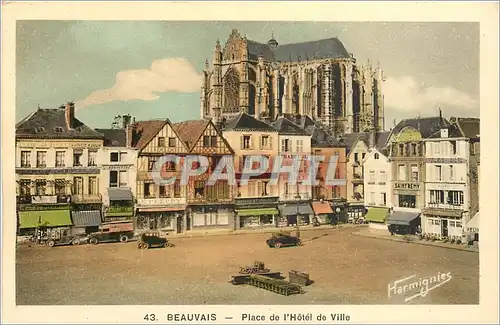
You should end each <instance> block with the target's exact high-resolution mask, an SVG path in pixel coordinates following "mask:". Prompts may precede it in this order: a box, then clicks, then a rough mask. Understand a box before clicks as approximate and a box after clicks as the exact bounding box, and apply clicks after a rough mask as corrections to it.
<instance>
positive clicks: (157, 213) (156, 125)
mask: <svg viewBox="0 0 500 325" xmlns="http://www.w3.org/2000/svg"><path fill="white" fill-rule="evenodd" d="M127 137H128V139H127V142H128V143H129V146H130V147H133V148H135V149H137V151H138V152H137V181H136V206H135V208H136V219H135V222H136V225H135V229H136V232H139V233H140V232H144V231H148V230H157V231H163V232H168V231H176V232H182V231H184V229H185V224H186V223H185V218H186V216H185V210H186V204H187V201H186V195H187V192H186V186H184V185H181V168H182V167H181V164H182V161H181V160H182V157H185V156H186V155H187V154H188V153H189V148H188V147H187V146H186V145H185V143H184V141H182V140H181V138H180V137H179V134H178V133H177V132H176V130H175V129H174V128H173V126H172V123H171V122H170V121H169V120H168V119H166V120H150V121H138V122H134V123H131V124H129V125H128V128H127ZM166 155H176V156H178V157H180V159H181V160H179V161H177V162H176V163H174V162H169V163H165V164H162V165H161V168H160V171H159V173H158V174H159V176H155V175H157V173H156V170H155V169H156V168H157V165H159V164H157V162H158V161H159V159H161V158H162V157H163V156H166ZM172 177H175V181H174V182H172V183H170V184H166V183H165V182H161V180H166V179H171V178H172Z"/></svg>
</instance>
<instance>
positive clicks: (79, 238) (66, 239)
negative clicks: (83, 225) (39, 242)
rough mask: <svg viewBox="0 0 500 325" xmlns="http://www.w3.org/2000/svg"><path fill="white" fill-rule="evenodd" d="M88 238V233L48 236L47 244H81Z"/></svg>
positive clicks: (50, 245) (52, 245)
mask: <svg viewBox="0 0 500 325" xmlns="http://www.w3.org/2000/svg"><path fill="white" fill-rule="evenodd" d="M87 240H88V236H87V235H86V234H77V235H71V234H67V235H62V236H57V237H52V238H48V239H47V241H46V242H45V244H46V245H47V246H49V247H54V246H62V245H75V246H76V245H80V244H81V243H85V242H87Z"/></svg>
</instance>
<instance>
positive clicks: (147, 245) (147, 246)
mask: <svg viewBox="0 0 500 325" xmlns="http://www.w3.org/2000/svg"><path fill="white" fill-rule="evenodd" d="M142 245H143V247H144V248H145V249H149V247H150V245H149V244H148V243H144V244H142Z"/></svg>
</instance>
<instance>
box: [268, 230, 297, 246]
mask: <svg viewBox="0 0 500 325" xmlns="http://www.w3.org/2000/svg"><path fill="white" fill-rule="evenodd" d="M266 244H267V246H269V248H281V247H287V246H300V245H301V244H302V243H301V241H300V238H298V237H295V236H292V235H290V234H287V233H278V234H273V235H272V237H271V238H269V239H268V240H266Z"/></svg>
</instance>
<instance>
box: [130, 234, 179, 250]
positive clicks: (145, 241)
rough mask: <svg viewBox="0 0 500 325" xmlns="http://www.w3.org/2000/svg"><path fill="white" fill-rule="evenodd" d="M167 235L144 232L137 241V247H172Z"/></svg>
mask: <svg viewBox="0 0 500 325" xmlns="http://www.w3.org/2000/svg"><path fill="white" fill-rule="evenodd" d="M172 246H173V245H172V244H170V243H169V242H168V240H167V238H165V237H160V234H159V233H156V232H153V233H143V234H141V235H140V237H139V241H138V243H137V248H139V249H149V248H153V247H172Z"/></svg>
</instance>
